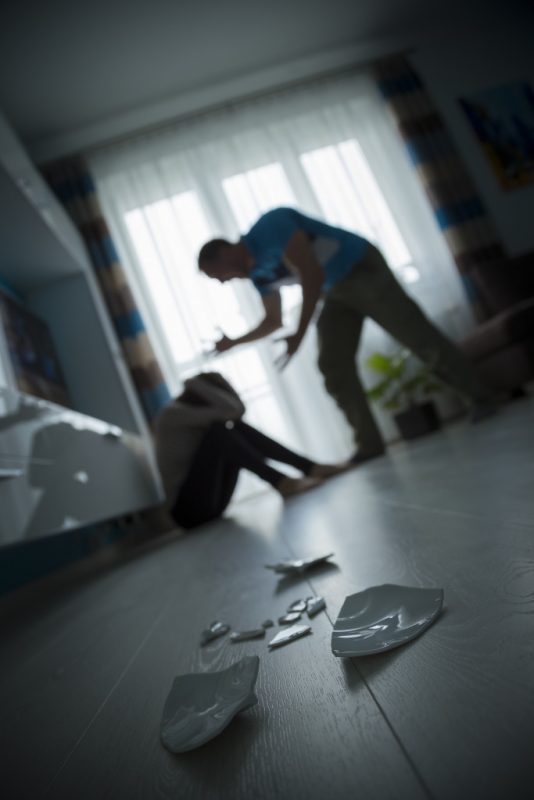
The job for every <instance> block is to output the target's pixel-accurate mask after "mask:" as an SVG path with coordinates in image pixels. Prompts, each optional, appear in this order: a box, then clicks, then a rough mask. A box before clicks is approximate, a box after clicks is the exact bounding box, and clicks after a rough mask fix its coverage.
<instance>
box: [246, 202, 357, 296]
mask: <svg viewBox="0 0 534 800" xmlns="http://www.w3.org/2000/svg"><path fill="white" fill-rule="evenodd" d="M297 230H302V231H304V232H305V233H306V234H308V237H309V239H310V244H311V246H312V249H313V251H314V252H315V256H316V258H317V260H318V261H319V263H320V264H321V266H322V267H323V269H324V273H325V280H324V283H323V287H322V288H323V290H324V291H327V290H328V289H330V288H331V287H332V286H333V285H334V284H335V283H338V282H339V281H340V280H342V279H343V278H345V277H346V276H347V275H348V274H349V272H350V271H351V269H352V267H353V266H354V264H356V263H357V262H358V261H360V260H361V259H362V257H363V254H364V253H365V250H366V249H367V247H368V245H369V242H368V241H367V239H363V238H362V237H361V236H358V235H357V234H355V233H350V232H349V231H346V230H343V228H336V227H334V226H333V225H328V224H327V223H326V222H320V221H319V220H317V219H313V218H312V217H308V216H306V215H305V214H301V212H300V211H296V210H295V209H294V208H285V207H282V208H274V209H273V210H272V211H268V212H267V213H266V214H263V216H261V217H260V218H259V220H258V221H257V222H256V224H255V225H253V226H252V228H251V229H250V231H249V232H248V233H246V234H244V236H242V237H241V241H243V242H244V243H245V244H246V245H247V247H248V248H249V250H250V251H251V252H252V254H253V256H254V260H255V263H254V266H253V267H252V270H251V272H250V274H249V278H250V279H251V281H252V283H253V284H254V286H255V287H256V288H257V289H258V291H259V292H260V294H262V295H266V294H270V293H271V292H274V291H276V290H277V289H279V288H280V286H283V285H284V284H288V283H295V282H296V280H297V279H298V278H297V276H296V275H295V274H294V272H293V271H292V270H290V269H289V267H288V266H286V264H285V263H284V260H283V256H284V250H285V249H286V247H287V245H288V243H289V240H290V238H291V236H292V235H293V234H294V233H295V231H297Z"/></svg>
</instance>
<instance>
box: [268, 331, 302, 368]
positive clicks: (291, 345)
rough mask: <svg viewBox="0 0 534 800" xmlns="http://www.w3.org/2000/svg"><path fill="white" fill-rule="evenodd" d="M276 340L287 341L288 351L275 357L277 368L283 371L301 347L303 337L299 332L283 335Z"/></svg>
mask: <svg viewBox="0 0 534 800" xmlns="http://www.w3.org/2000/svg"><path fill="white" fill-rule="evenodd" d="M275 341H276V342H285V344H286V352H285V353H282V355H281V356H278V358H276V359H275V362H274V363H275V365H276V367H277V369H278V370H279V371H280V372H281V371H282V370H283V369H285V368H286V367H287V365H288V364H289V362H290V361H291V359H292V358H293V356H294V355H295V353H296V352H297V350H298V349H299V347H300V343H301V342H302V337H301V336H299V335H298V334H297V333H294V334H292V335H291V336H283V337H281V338H280V339H275Z"/></svg>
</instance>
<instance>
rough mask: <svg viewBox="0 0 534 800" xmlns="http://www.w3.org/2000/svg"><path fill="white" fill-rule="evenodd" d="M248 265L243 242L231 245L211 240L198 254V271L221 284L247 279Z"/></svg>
mask: <svg viewBox="0 0 534 800" xmlns="http://www.w3.org/2000/svg"><path fill="white" fill-rule="evenodd" d="M250 265H251V255H250V252H249V251H248V249H247V247H246V246H245V244H243V242H238V243H237V244H232V243H231V242H227V241H226V239H212V240H211V241H210V242H206V244H205V245H203V247H202V248H201V250H200V253H199V254H198V267H199V269H200V271H201V272H203V273H204V274H205V275H207V276H208V278H215V279H216V280H218V281H221V283H225V281H230V280H232V278H246V277H248V273H249V269H250Z"/></svg>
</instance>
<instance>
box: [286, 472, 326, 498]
mask: <svg viewBox="0 0 534 800" xmlns="http://www.w3.org/2000/svg"><path fill="white" fill-rule="evenodd" d="M321 483H322V480H321V478H311V477H305V478H290V477H289V476H288V477H287V478H282V480H281V481H279V483H278V484H277V485H276V486H275V489H276V491H277V492H280V494H281V495H282V497H283V498H284V499H285V498H287V497H292V496H293V495H294V494H300V493H301V492H307V491H309V490H310V489H315V488H316V487H317V486H320V485H321Z"/></svg>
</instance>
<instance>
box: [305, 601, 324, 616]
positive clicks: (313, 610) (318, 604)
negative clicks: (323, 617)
mask: <svg viewBox="0 0 534 800" xmlns="http://www.w3.org/2000/svg"><path fill="white" fill-rule="evenodd" d="M323 608H326V603H325V599H324V597H308V598H307V600H306V611H307V613H308V616H309V618H310V619H311V618H312V617H314V616H315V615H316V614H318V613H319V611H322V610H323Z"/></svg>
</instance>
